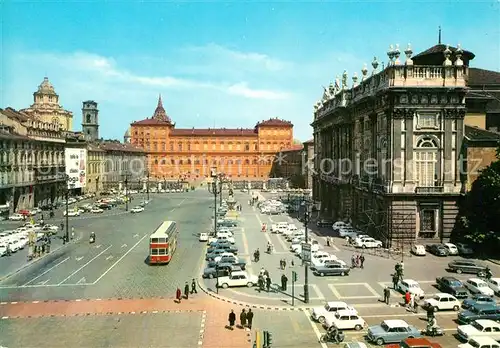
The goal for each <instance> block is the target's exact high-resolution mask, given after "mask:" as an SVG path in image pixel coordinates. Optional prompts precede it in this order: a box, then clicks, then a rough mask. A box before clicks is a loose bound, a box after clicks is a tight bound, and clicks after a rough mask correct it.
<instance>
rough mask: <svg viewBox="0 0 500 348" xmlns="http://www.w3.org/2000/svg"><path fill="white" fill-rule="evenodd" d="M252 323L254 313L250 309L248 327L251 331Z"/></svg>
mask: <svg viewBox="0 0 500 348" xmlns="http://www.w3.org/2000/svg"><path fill="white" fill-rule="evenodd" d="M252 321H253V312H252V310H251V309H249V310H248V313H247V327H248V328H249V329H250V330H251V329H252Z"/></svg>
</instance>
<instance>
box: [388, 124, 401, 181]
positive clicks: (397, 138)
mask: <svg viewBox="0 0 500 348" xmlns="http://www.w3.org/2000/svg"><path fill="white" fill-rule="evenodd" d="M391 122H392V130H393V131H392V137H391V140H392V150H393V151H392V152H393V158H392V163H393V165H392V170H391V172H392V173H393V174H392V175H393V181H394V182H395V183H401V180H402V177H401V169H402V168H395V166H394V163H398V164H402V163H401V120H400V119H394V118H393V119H392V120H391ZM396 169H398V170H396Z"/></svg>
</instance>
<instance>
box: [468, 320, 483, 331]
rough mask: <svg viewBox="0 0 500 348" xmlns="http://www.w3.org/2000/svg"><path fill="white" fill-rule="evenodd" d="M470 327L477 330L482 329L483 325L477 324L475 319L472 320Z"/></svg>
mask: <svg viewBox="0 0 500 348" xmlns="http://www.w3.org/2000/svg"><path fill="white" fill-rule="evenodd" d="M471 325H472V327H473V328H475V329H476V330H477V331H480V332H482V331H484V326H483V325H481V324H479V323H478V322H477V321H475V322H473V323H472V324H471Z"/></svg>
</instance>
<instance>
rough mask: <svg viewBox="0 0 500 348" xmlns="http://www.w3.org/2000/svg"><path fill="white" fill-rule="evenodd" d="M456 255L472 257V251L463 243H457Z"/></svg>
mask: <svg viewBox="0 0 500 348" xmlns="http://www.w3.org/2000/svg"><path fill="white" fill-rule="evenodd" d="M456 246H457V249H458V254H459V255H462V256H472V255H474V249H472V247H470V246H469V245H468V244H465V243H457V244H456Z"/></svg>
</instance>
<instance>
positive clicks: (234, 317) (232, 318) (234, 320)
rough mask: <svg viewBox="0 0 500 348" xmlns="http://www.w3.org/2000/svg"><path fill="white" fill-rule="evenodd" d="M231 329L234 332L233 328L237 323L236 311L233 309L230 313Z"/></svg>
mask: <svg viewBox="0 0 500 348" xmlns="http://www.w3.org/2000/svg"><path fill="white" fill-rule="evenodd" d="M228 320H229V329H231V330H234V328H233V326H234V323H235V322H236V314H234V311H233V310H232V309H231V313H229V318H228Z"/></svg>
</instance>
